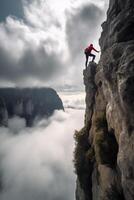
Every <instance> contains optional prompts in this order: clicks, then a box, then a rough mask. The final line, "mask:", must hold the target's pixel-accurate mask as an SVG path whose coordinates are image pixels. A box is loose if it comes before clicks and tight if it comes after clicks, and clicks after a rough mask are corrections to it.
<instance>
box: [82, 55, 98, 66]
mask: <svg viewBox="0 0 134 200" xmlns="http://www.w3.org/2000/svg"><path fill="white" fill-rule="evenodd" d="M85 55H86V62H85V66H86V68H87V64H88V58H89V56H90V57H93V58H92V62H94V60H95V57H96V56H95V55H94V54H91V53H85Z"/></svg>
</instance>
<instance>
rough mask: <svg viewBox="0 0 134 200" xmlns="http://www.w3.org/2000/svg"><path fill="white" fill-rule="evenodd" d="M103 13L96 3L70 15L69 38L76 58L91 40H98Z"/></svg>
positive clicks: (73, 56)
mask: <svg viewBox="0 0 134 200" xmlns="http://www.w3.org/2000/svg"><path fill="white" fill-rule="evenodd" d="M103 15H104V13H103V11H102V9H100V8H99V7H97V6H95V5H94V4H87V5H84V6H83V7H82V8H79V9H78V10H77V11H76V13H74V14H72V15H70V16H69V17H68V21H67V39H68V44H69V50H70V53H71V56H72V58H73V59H74V60H75V59H76V58H77V57H78V56H79V55H80V54H81V52H83V49H84V48H85V47H86V46H87V45H88V44H89V43H90V42H91V43H92V42H94V41H95V40H96V36H97V35H98V33H100V28H99V29H98V27H99V25H100V23H101V20H102V17H103Z"/></svg>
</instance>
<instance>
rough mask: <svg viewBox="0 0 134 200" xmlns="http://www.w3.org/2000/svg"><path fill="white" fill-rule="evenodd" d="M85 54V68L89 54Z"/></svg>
mask: <svg viewBox="0 0 134 200" xmlns="http://www.w3.org/2000/svg"><path fill="white" fill-rule="evenodd" d="M85 55H86V62H85V66H86V68H87V64H88V57H89V54H88V53H85Z"/></svg>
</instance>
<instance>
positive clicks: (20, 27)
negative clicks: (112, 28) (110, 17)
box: [0, 0, 105, 87]
mask: <svg viewBox="0 0 134 200" xmlns="http://www.w3.org/2000/svg"><path fill="white" fill-rule="evenodd" d="M93 4H94V6H93ZM23 11H24V16H23V19H17V18H15V17H12V16H9V17H7V19H6V22H3V23H1V24H0V70H1V73H0V82H1V83H2V84H3V85H4V84H6V85H11V84H12V85H16V86H26V85H28V86H29V85H30V86H35V85H43V86H44V85H47V86H48V85H51V86H52V87H53V86H55V87H58V86H61V85H63V87H64V85H65V84H68V85H69V86H71V85H77V86H78V84H81V81H80V80H81V74H80V70H81V71H82V67H83V66H82V65H83V63H84V59H85V58H84V55H83V54H82V53H83V48H84V47H85V45H86V43H87V42H88V41H89V40H90V41H91V40H93V41H94V42H95V44H97V42H96V40H97V39H98V37H99V36H98V35H99V33H100V28H99V27H100V24H101V22H100V18H101V17H102V16H103V14H104V13H105V4H104V0H99V1H92V0H88V1H86V2H83V1H82V0H77V1H72V0H63V1H61V0H60V1H58V2H57V1H55V0H48V1H42V0H30V1H28V0H27V1H26V0H24V1H23ZM84 13H85V14H84ZM91 30H92V31H91ZM88 32H89V34H88ZM76 34H77V35H76ZM75 36H76V37H75ZM78 68H80V69H79V70H77V69H78Z"/></svg>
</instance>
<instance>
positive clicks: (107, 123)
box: [74, 0, 134, 200]
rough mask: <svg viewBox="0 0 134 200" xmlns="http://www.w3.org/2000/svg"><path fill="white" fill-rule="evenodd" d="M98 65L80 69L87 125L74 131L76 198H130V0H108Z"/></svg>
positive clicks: (133, 94) (133, 102) (133, 103)
mask: <svg viewBox="0 0 134 200" xmlns="http://www.w3.org/2000/svg"><path fill="white" fill-rule="evenodd" d="M102 28H103V32H102V35H101V38H100V46H101V50H102V55H101V59H100V62H99V64H98V65H96V64H94V63H90V64H89V66H88V68H87V69H86V70H84V84H85V88H86V113H85V127H84V128H83V129H82V130H81V131H79V132H77V131H76V133H75V140H76V148H75V152H74V157H75V158H74V164H75V169H76V174H77V177H78V178H77V189H76V199H77V200H133V199H134V1H133V0H122V1H121V0H110V5H109V10H108V13H107V21H106V22H104V23H103V25H102Z"/></svg>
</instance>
